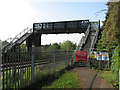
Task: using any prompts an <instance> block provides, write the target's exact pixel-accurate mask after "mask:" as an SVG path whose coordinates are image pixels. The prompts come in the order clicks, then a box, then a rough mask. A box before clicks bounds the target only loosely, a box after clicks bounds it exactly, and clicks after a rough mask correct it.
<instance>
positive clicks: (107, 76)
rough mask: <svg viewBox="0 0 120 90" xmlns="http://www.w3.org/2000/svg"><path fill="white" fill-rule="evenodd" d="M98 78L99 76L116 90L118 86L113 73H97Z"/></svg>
mask: <svg viewBox="0 0 120 90" xmlns="http://www.w3.org/2000/svg"><path fill="white" fill-rule="evenodd" d="M97 72H98V74H99V76H101V77H102V78H103V79H105V80H106V81H107V82H109V83H111V84H112V85H113V87H115V88H116V89H118V85H117V79H118V78H117V76H116V74H115V73H113V72H111V71H101V70H99V71H97Z"/></svg>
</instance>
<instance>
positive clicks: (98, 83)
mask: <svg viewBox="0 0 120 90" xmlns="http://www.w3.org/2000/svg"><path fill="white" fill-rule="evenodd" d="M73 71H74V72H76V73H77V76H78V78H79V80H80V87H81V88H90V89H92V88H102V89H103V88H109V89H112V90H113V86H112V85H111V84H109V83H108V82H106V81H105V80H104V79H102V78H101V77H100V76H98V74H97V72H95V71H93V70H91V69H88V68H86V67H77V68H75V69H73Z"/></svg>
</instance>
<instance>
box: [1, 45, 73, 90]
mask: <svg viewBox="0 0 120 90" xmlns="http://www.w3.org/2000/svg"><path fill="white" fill-rule="evenodd" d="M73 52H74V51H72V50H41V49H40V48H37V47H33V48H32V49H31V50H30V51H27V50H21V49H20V48H18V49H14V50H12V51H10V52H6V53H4V52H3V53H2V64H1V66H2V69H1V70H2V77H1V81H2V85H1V88H2V89H6V88H24V87H26V86H29V85H31V84H33V83H34V82H36V81H37V80H40V79H41V78H42V76H44V75H47V74H54V73H55V72H57V71H60V70H62V69H64V68H65V67H67V66H68V65H71V64H72V63H73V57H72V56H73V55H72V54H73Z"/></svg>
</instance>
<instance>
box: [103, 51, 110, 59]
mask: <svg viewBox="0 0 120 90" xmlns="http://www.w3.org/2000/svg"><path fill="white" fill-rule="evenodd" d="M102 60H109V55H108V52H102Z"/></svg>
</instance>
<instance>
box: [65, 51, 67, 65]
mask: <svg viewBox="0 0 120 90" xmlns="http://www.w3.org/2000/svg"><path fill="white" fill-rule="evenodd" d="M66 56H67V52H66V51H65V67H66V64H67V57H66Z"/></svg>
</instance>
